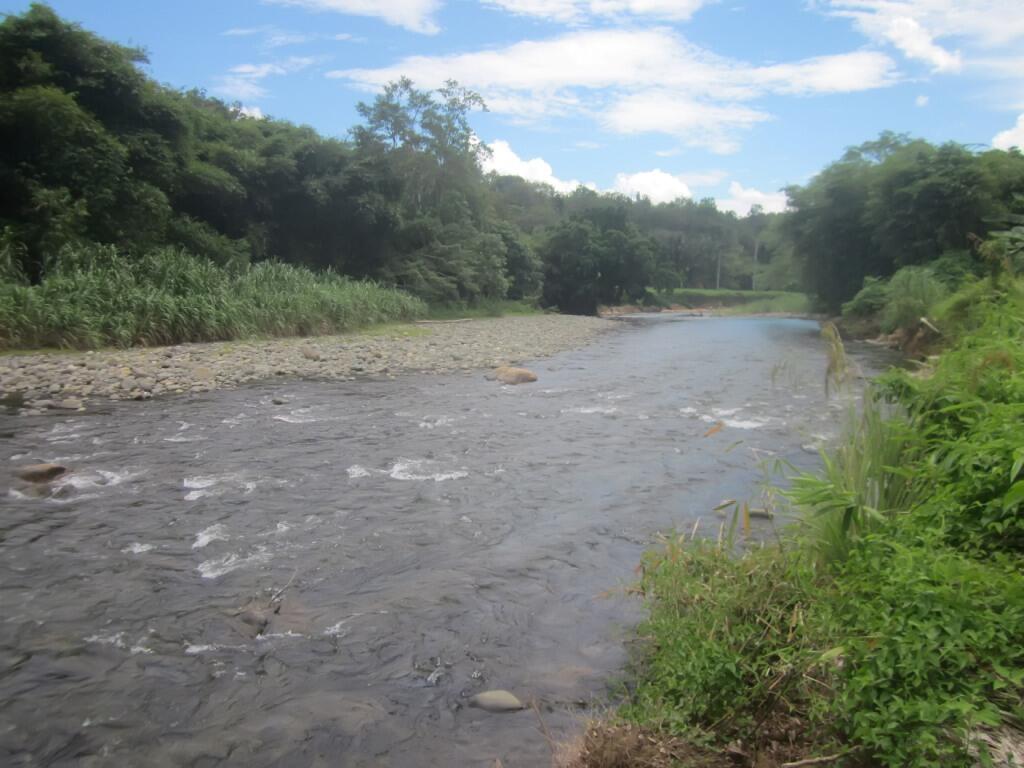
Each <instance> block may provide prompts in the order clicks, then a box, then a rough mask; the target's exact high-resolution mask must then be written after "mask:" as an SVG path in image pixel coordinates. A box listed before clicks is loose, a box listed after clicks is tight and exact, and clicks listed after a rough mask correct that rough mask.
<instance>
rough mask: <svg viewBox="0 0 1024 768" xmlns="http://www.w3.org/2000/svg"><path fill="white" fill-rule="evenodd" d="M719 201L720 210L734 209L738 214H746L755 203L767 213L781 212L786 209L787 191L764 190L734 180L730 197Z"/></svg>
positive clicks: (730, 188) (730, 187)
mask: <svg viewBox="0 0 1024 768" xmlns="http://www.w3.org/2000/svg"><path fill="white" fill-rule="evenodd" d="M717 203H718V208H719V210H722V211H733V212H734V213H735V214H736V215H738V216H746V215H747V214H748V213H750V209H751V208H752V207H753V206H755V205H760V206H761V208H762V209H764V212H765V213H781V212H782V211H784V210H785V209H786V193H785V192H762V191H761V190H759V189H754V188H753V187H744V186H743V185H742V184H740V183H739V182H738V181H734V182H732V183H731V184H730V185H729V197H726V198H720V199H719V200H718V201H717Z"/></svg>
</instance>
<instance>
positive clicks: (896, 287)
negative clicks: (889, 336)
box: [880, 267, 946, 333]
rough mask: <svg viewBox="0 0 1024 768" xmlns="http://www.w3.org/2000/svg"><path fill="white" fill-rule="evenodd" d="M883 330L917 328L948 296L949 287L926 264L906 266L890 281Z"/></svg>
mask: <svg viewBox="0 0 1024 768" xmlns="http://www.w3.org/2000/svg"><path fill="white" fill-rule="evenodd" d="M886 292H887V294H888V295H887V298H886V303H885V307H884V308H883V309H882V313H881V318H880V319H881V324H882V330H883V331H885V332H887V333H889V332H892V331H894V330H896V329H897V328H912V327H915V326H916V325H917V324H918V323H919V322H920V320H921V318H922V317H928V316H929V315H930V314H931V313H932V310H933V309H934V308H935V307H936V305H937V304H938V303H939V301H940V300H941V299H943V298H944V297H945V295H946V287H945V286H944V285H943V284H942V283H941V282H940V281H939V280H937V279H936V278H935V277H934V276H933V275H932V272H931V270H930V269H927V268H925V267H904V268H903V269H901V270H899V271H898V272H897V273H896V274H895V275H893V276H892V278H891V279H890V280H889V285H888V286H887V291H886Z"/></svg>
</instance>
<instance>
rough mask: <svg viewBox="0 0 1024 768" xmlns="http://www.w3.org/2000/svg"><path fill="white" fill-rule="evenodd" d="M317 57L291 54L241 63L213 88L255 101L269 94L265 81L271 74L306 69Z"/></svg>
mask: <svg viewBox="0 0 1024 768" xmlns="http://www.w3.org/2000/svg"><path fill="white" fill-rule="evenodd" d="M315 61H316V59H314V58H313V57H311V56H290V57H288V58H287V59H282V60H280V61H274V62H266V63H263V64H239V65H237V66H234V67H232V68H231V69H230V70H228V74H226V75H223V76H221V77H220V78H219V79H218V80H217V82H216V83H215V84H214V86H213V88H212V89H211V90H212V91H213V92H214V93H216V94H217V95H218V96H223V97H224V98H227V99H235V100H237V101H253V100H255V99H261V98H263V97H265V96H266V95H267V89H266V88H265V87H264V85H263V81H264V80H265V79H266V78H268V77H270V76H271V75H288V74H291V73H293V72H298V71H300V70H303V69H306V68H307V67H309V66H310V65H312V64H313V63H314V62H315Z"/></svg>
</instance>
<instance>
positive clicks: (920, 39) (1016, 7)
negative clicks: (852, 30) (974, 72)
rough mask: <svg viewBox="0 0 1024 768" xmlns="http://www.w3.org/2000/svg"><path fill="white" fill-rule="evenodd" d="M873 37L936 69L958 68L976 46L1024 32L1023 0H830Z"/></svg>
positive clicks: (836, 9)
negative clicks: (964, 48) (962, 47)
mask: <svg viewBox="0 0 1024 768" xmlns="http://www.w3.org/2000/svg"><path fill="white" fill-rule="evenodd" d="M826 2H827V7H828V8H830V9H831V11H832V13H833V14H834V15H837V16H844V17H847V18H850V19H852V20H853V21H854V24H855V25H856V27H857V28H858V29H859V30H860V31H861V32H863V33H864V34H865V35H867V36H868V37H869V38H871V39H872V40H874V41H876V42H879V43H888V44H890V45H892V46H894V47H895V48H897V49H898V50H899V51H901V52H902V53H903V54H904V55H905V56H906V57H907V58H909V59H915V60H918V61H922V62H924V63H925V64H927V65H928V66H929V67H930V68H931V69H932V71H934V72H958V71H960V70H961V69H962V68H963V66H964V65H965V60H966V58H967V57H966V56H965V54H963V53H962V52H961V51H960V50H959V49H951V47H950V43H951V42H952V41H961V42H963V43H965V44H966V45H967V46H969V47H971V48H982V49H993V48H1000V47H1003V46H1009V45H1011V44H1013V43H1015V42H1017V41H1019V40H1021V39H1022V38H1024V13H1022V12H1021V4H1020V0H826Z"/></svg>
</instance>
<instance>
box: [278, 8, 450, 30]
mask: <svg viewBox="0 0 1024 768" xmlns="http://www.w3.org/2000/svg"><path fill="white" fill-rule="evenodd" d="M264 2H266V3H270V4H273V5H294V6H298V7H300V8H306V9H308V10H311V11H330V12H334V13H344V14H349V15H352V16H370V17H373V18H377V19H380V20H382V21H384V22H386V23H387V24H391V25H393V26H396V27H404V28H405V29H408V30H411V31H412V32H421V33H423V34H425V35H434V34H437V33H438V32H439V31H440V29H441V28H440V27H439V26H438V25H437V23H436V22H435V21H434V19H433V16H434V13H435V12H436V11H437V10H438V9H439V8H440V7H441V0H264Z"/></svg>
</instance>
